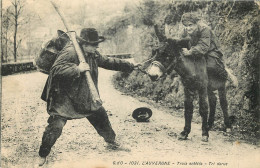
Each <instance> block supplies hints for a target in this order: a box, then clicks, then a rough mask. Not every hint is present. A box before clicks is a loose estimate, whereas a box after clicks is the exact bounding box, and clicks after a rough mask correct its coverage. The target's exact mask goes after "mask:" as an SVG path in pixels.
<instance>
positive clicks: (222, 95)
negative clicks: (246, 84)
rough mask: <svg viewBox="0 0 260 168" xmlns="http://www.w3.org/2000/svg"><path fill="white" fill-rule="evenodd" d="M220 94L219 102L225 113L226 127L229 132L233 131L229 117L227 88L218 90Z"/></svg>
mask: <svg viewBox="0 0 260 168" xmlns="http://www.w3.org/2000/svg"><path fill="white" fill-rule="evenodd" d="M218 94H219V102H220V106H221V109H222V111H223V116H224V123H225V125H226V128H227V131H230V130H231V122H230V120H229V116H228V102H227V97H226V94H227V93H226V88H225V87H221V88H220V89H218Z"/></svg>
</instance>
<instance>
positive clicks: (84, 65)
mask: <svg viewBox="0 0 260 168" xmlns="http://www.w3.org/2000/svg"><path fill="white" fill-rule="evenodd" d="M78 68H79V71H80V72H86V71H89V70H90V68H89V65H88V64H87V63H86V62H81V63H80V64H79V65H78Z"/></svg>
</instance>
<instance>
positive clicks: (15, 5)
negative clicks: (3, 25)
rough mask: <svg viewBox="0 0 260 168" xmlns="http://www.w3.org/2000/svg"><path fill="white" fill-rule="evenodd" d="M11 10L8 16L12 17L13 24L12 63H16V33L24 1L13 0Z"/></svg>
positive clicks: (17, 43) (17, 45)
mask: <svg viewBox="0 0 260 168" xmlns="http://www.w3.org/2000/svg"><path fill="white" fill-rule="evenodd" d="M11 3H12V10H11V12H10V14H11V15H12V19H13V20H12V21H13V23H14V34H13V55H14V61H15V62H16V61H17V49H18V47H19V43H20V42H21V40H20V42H18V41H17V33H18V30H19V29H18V28H19V25H20V20H19V19H20V16H21V13H22V9H23V7H24V1H22V0H13V1H12V2H11Z"/></svg>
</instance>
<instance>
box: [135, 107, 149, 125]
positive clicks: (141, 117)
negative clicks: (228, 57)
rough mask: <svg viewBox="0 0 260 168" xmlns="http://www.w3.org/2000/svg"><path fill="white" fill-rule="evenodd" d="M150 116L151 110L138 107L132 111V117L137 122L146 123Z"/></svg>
mask: <svg viewBox="0 0 260 168" xmlns="http://www.w3.org/2000/svg"><path fill="white" fill-rule="evenodd" d="M151 116H152V110H151V109H149V108H147V107H140V108H137V109H135V110H134V111H133V114H132V117H133V118H134V119H135V120H136V121H137V122H147V121H149V118H150V117H151Z"/></svg>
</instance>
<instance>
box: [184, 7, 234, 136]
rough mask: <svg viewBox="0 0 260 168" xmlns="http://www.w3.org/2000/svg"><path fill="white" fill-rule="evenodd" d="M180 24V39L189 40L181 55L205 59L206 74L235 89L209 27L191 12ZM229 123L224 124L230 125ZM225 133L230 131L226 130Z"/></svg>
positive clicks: (216, 41) (230, 74)
mask: <svg viewBox="0 0 260 168" xmlns="http://www.w3.org/2000/svg"><path fill="white" fill-rule="evenodd" d="M182 24H183V25H184V27H185V29H184V31H183V33H182V35H181V37H182V38H188V39H189V48H183V49H182V54H183V55H184V56H187V57H205V58H206V65H205V66H206V68H207V72H208V73H210V74H214V75H215V76H218V77H220V78H222V79H227V80H229V81H230V84H231V85H233V86H234V87H237V86H238V81H237V78H236V77H235V76H234V75H233V74H232V72H231V70H230V69H228V68H227V67H226V66H225V63H224V60H223V53H222V52H221V50H220V46H219V42H218V40H217V38H216V36H215V34H214V32H213V31H212V30H211V29H210V27H209V26H207V25H206V24H205V23H203V22H202V21H200V19H199V16H198V14H197V13H192V12H190V13H185V14H183V16H182ZM223 102H225V101H223ZM223 102H220V103H222V104H221V105H222V110H225V109H226V110H227V108H228V105H227V104H226V103H223ZM210 103H211V102H210ZM223 108H224V109H223ZM213 114H214V113H213ZM229 116H230V117H229V118H230V122H231V123H232V122H234V121H233V120H234V116H233V115H229ZM210 118H211V119H213V121H209V123H210V125H209V129H210V128H211V127H212V124H213V123H214V116H213V117H210ZM231 123H228V124H227V123H225V124H227V125H230V124H231ZM227 131H230V130H229V129H227ZM184 132H185V131H184ZM189 132H190V130H187V131H186V132H185V133H184V134H183V135H182V134H181V136H180V137H179V139H186V138H187V133H189Z"/></svg>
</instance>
